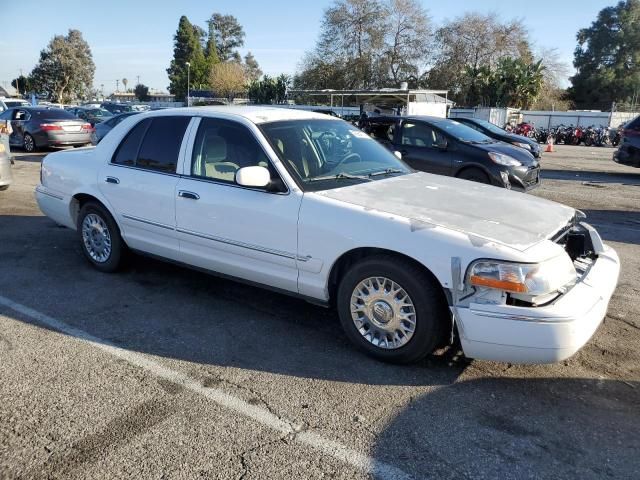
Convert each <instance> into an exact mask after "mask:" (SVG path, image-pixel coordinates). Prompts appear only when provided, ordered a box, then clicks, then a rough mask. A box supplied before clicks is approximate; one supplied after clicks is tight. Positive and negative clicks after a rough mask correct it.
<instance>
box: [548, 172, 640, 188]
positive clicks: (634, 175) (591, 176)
mask: <svg viewBox="0 0 640 480" xmlns="http://www.w3.org/2000/svg"><path fill="white" fill-rule="evenodd" d="M541 176H542V179H543V180H573V181H576V182H588V183H593V184H594V186H595V187H597V184H598V183H604V184H606V183H621V184H623V185H631V186H640V169H636V170H633V169H631V171H629V172H611V173H610V172H597V171H590V170H550V169H546V168H543V170H542V173H541Z"/></svg>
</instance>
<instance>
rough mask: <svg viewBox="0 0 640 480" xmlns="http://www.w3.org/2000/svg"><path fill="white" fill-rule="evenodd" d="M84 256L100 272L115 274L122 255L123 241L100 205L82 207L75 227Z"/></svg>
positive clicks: (116, 226)
mask: <svg viewBox="0 0 640 480" xmlns="http://www.w3.org/2000/svg"><path fill="white" fill-rule="evenodd" d="M77 231H78V237H79V239H80V246H81V248H82V252H83V253H84V256H85V257H86V258H87V260H89V263H91V264H92V265H93V266H94V267H95V268H96V269H98V270H100V271H101V272H115V271H116V270H118V268H119V267H120V264H121V262H122V257H123V254H124V249H125V245H124V241H123V240H122V237H121V236H120V229H119V228H118V225H117V224H116V222H115V220H114V219H113V217H112V216H111V214H110V213H109V212H108V211H107V210H106V209H105V208H104V207H103V206H102V205H100V204H98V203H95V202H89V203H86V204H84V205H83V206H82V208H81V209H80V213H79V214H78V225H77Z"/></svg>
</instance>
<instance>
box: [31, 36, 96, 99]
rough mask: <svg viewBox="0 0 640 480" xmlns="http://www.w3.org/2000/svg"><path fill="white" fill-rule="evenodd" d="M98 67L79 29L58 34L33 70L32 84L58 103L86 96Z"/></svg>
mask: <svg viewBox="0 0 640 480" xmlns="http://www.w3.org/2000/svg"><path fill="white" fill-rule="evenodd" d="M95 70H96V67H95V64H94V63H93V57H92V55H91V49H90V48H89V44H88V43H87V42H86V41H85V40H84V38H82V33H81V32H80V31H79V30H73V29H72V30H69V33H68V34H67V35H66V36H65V35H56V36H55V37H53V39H52V40H51V41H50V42H49V44H48V45H47V47H46V48H45V49H44V50H42V51H41V52H40V60H39V61H38V64H37V65H36V66H35V68H34V69H33V71H32V72H31V75H30V78H31V86H32V88H33V89H34V90H35V91H37V92H38V93H44V94H46V95H47V96H48V98H50V99H51V100H54V101H56V102H61V103H64V102H68V101H69V100H71V99H77V98H84V97H85V96H86V95H87V94H88V93H89V90H90V89H91V86H92V85H93V74H94V72H95Z"/></svg>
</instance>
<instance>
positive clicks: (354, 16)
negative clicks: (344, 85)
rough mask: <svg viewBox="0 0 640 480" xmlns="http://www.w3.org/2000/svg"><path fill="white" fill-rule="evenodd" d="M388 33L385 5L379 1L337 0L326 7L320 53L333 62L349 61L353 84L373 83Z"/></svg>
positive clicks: (350, 81)
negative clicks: (386, 30) (386, 31)
mask: <svg viewBox="0 0 640 480" xmlns="http://www.w3.org/2000/svg"><path fill="white" fill-rule="evenodd" d="M384 37H385V9H384V6H383V5H382V4H381V3H380V2H379V1H376V0H373V1H372V0H337V1H336V2H335V4H334V5H333V6H332V7H329V8H328V9H326V10H325V13H324V19H323V21H322V26H321V34H320V41H319V43H318V47H317V56H318V57H319V58H323V59H324V60H325V61H329V62H338V63H340V62H345V61H347V62H348V63H349V65H350V68H349V69H348V70H347V71H345V74H347V75H349V76H350V80H349V83H350V86H351V87H352V88H359V87H370V86H372V85H373V84H374V83H375V80H376V60H377V59H378V56H379V52H380V51H382V50H383V49H384Z"/></svg>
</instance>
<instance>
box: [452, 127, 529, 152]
mask: <svg viewBox="0 0 640 480" xmlns="http://www.w3.org/2000/svg"><path fill="white" fill-rule="evenodd" d="M455 120H456V121H457V122H460V123H464V124H465V125H467V126H468V127H471V128H473V129H474V130H478V131H479V132H482V133H484V134H485V135H486V136H487V137H491V138H493V139H495V140H500V141H501V142H505V143H510V144H511V145H515V146H516V147H520V148H524V149H525V150H526V151H527V152H529V153H531V155H533V156H534V157H536V158H540V145H539V144H538V142H536V141H535V140H534V139H532V138H529V137H524V136H522V135H516V134H515V133H510V132H507V131H506V130H503V129H502V128H500V127H498V126H496V125H494V124H493V123H491V122H487V121H486V120H480V119H479V118H456V119H455Z"/></svg>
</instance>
